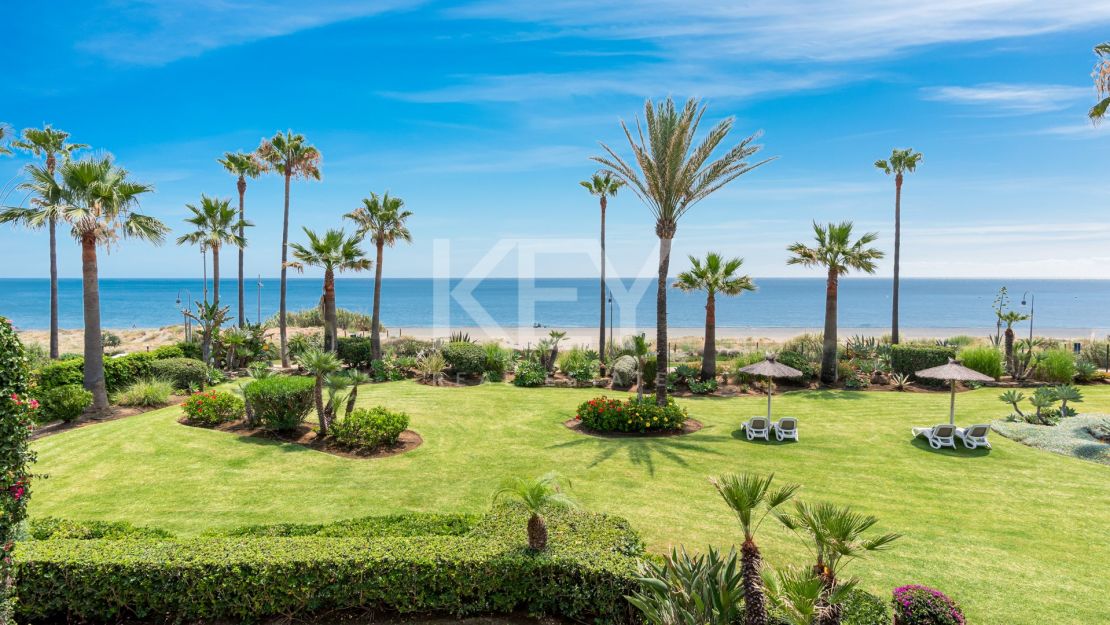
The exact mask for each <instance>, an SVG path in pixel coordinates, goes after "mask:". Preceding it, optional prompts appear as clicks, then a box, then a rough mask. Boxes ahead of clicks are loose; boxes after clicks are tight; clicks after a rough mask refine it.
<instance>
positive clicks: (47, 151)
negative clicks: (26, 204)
mask: <svg viewBox="0 0 1110 625" xmlns="http://www.w3.org/2000/svg"><path fill="white" fill-rule="evenodd" d="M66 139H69V133H68V132H64V131H61V130H56V129H54V128H51V127H50V125H46V126H43V127H42V128H26V129H24V130H23V132H22V138H21V139H20V140H18V141H13V142H12V144H11V145H12V147H14V148H19V149H21V150H26V151H28V152H30V153H31V154H33V155H34V156H37V157H41V158H43V161H44V162H43V167H42V170H43V171H44V172H45V173H46V175H47V176H48V177H49V178H50V181H49V183H47V182H46V181H45V180H43V179H40V178H39V177H38V176H36V175H34V174H32V175H31V182H30V183H25V184H22V185H20V188H22V189H25V190H28V191H31V192H32V193H34V195H35V198H34V199H32V201H31V204H32V207H33V211H32V212H31V213H22V214H21V215H18V216H15V215H13V216H12V217H11V218H9V213H8V211H5V212H4V213H3V214H2V215H0V222H4V221H17V222H22V223H23V224H24V225H29V221H28V219H27V218H26V216H27V215H29V214H33V212H36V211H45V212H46V213H47V218H46V219H45V220H44V221H43V222H40V223H45V225H46V228H47V230H48V232H49V234H50V357H51V358H57V357H58V235H57V225H58V218H59V215H58V213H57V197H52V196H51V195H50V193H49V192H48V191H45V190H46V189H47V188H54V189H56V188H57V185H56V184H53V182H54V172H55V171H56V170H57V168H58V157H59V156H60V157H62V160H63V161H65V162H68V161H69V160H70V159H71V158H72V157H73V153H74V152H76V151H78V150H82V149H85V148H87V147H89V146H87V145H84V144H82V143H67V142H66ZM0 153H3V147H2V146H0ZM8 153H9V154H10V153H11V151H10V150H9V151H8ZM28 172H29V173H30V169H28ZM44 192H45V193H46V194H45V195H44ZM16 210H17V211H18V210H20V209H16Z"/></svg>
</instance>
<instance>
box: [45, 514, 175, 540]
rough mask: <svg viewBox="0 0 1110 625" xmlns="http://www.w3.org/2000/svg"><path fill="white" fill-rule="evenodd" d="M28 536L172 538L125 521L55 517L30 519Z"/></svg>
mask: <svg viewBox="0 0 1110 625" xmlns="http://www.w3.org/2000/svg"><path fill="white" fill-rule="evenodd" d="M28 525H29V527H28V534H29V535H30V537H31V538H32V539H34V540H97V539H103V540H125V539H143V538H173V534H171V533H170V532H167V531H166V530H164V529H160V528H157V527H137V526H135V525H131V524H130V523H127V522H126V521H73V520H70V519H59V518H57V517H49V516H48V517H42V518H41V519H31V522H30V523H29V524H28Z"/></svg>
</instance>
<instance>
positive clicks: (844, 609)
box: [840, 588, 891, 625]
mask: <svg viewBox="0 0 1110 625" xmlns="http://www.w3.org/2000/svg"><path fill="white" fill-rule="evenodd" d="M840 611H841V615H842V619H841V621H840V623H841V625H889V623H890V622H891V615H890V606H889V605H887V602H886V601H883V600H882V599H881V598H880V597H876V596H875V595H873V594H871V593H869V592H865V591H863V590H860V589H858V588H856V589H854V590H852V591H851V592H850V593H848V597H847V598H846V599H845V600H844V602H843V603H841V604H840Z"/></svg>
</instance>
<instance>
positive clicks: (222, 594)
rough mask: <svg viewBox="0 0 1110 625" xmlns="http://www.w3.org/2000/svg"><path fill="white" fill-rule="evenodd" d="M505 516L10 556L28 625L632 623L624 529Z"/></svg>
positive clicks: (60, 545)
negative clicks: (399, 620)
mask: <svg viewBox="0 0 1110 625" xmlns="http://www.w3.org/2000/svg"><path fill="white" fill-rule="evenodd" d="M527 520H528V513H527V512H525V511H524V509H523V508H521V507H519V506H504V507H499V508H497V509H495V510H493V511H492V512H490V513H489V514H487V515H486V516H484V517H483V518H482V520H481V521H480V522H479V523H478V524H477V526H475V528H474V529H473V530H472V531H471V532H470V533H469V534H467V535H466V536H419V537H413V536H409V537H389V538H343V537H338V538H337V537H326V538H322V537H296V538H200V539H187V540H173V541H157V540H117V541H107V540H50V541H30V542H27V543H24V544H23V545H21V547H20V549H19V550H18V551H17V552H16V555H15V561H16V568H17V571H18V576H17V578H16V579H17V585H18V586H17V592H18V595H19V598H20V600H19V604H18V609H19V616H20V617H21V618H22V619H25V620H39V621H43V620H50V619H54V620H67V619H68V620H76V621H93V622H109V621H110V622H115V621H119V620H127V619H150V620H157V621H192V620H200V619H208V620H215V619H236V620H248V621H253V620H258V619H261V618H263V617H267V616H277V615H281V616H293V615H308V614H312V613H313V612H318V611H320V610H329V611H331V610H340V609H345V608H356V607H357V608H363V609H372V610H386V611H392V612H399V613H418V612H425V613H427V612H434V613H442V614H451V615H455V616H463V615H469V614H482V613H490V612H496V613H509V612H513V611H518V610H524V611H527V612H528V613H530V614H553V615H557V616H560V617H563V618H568V619H573V620H581V621H587V620H595V621H598V622H610V623H613V622H628V621H630V620H631V618H632V614H631V611H630V607H629V605H628V604H627V602H626V601H625V599H624V596H625V595H626V594H629V593H630V592H631V590H632V589H633V588H634V586H635V584H636V581H635V577H634V576H635V575H636V556H639V555H640V554H641V553H642V545H641V543H640V541H639V538H638V537H637V536H636V534H635V533H634V532H633V531H632V530H631V529H630V528H629V527H628V524H627V522H625V521H623V520H622V519H617V518H613V517H607V516H604V515H599V514H590V513H585V512H581V511H576V510H560V511H552V512H551V513H549V514H548V515H547V520H548V527H549V530H550V532H551V534H550V535H551V542H550V547H549V549H548V550H547V551H545V552H541V553H534V552H531V551H529V550H528V549H527V539H526V529H525V528H526V525H527Z"/></svg>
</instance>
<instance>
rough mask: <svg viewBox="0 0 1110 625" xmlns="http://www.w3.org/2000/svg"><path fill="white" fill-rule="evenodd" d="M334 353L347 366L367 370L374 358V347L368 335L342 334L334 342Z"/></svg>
mask: <svg viewBox="0 0 1110 625" xmlns="http://www.w3.org/2000/svg"><path fill="white" fill-rule="evenodd" d="M335 355H336V356H339V359H340V360H342V361H343V364H345V365H347V366H348V367H353V368H355V369H362V370H368V369H370V364H371V362H372V361H373V360H374V347H373V344H372V343H371V341H370V339H369V338H368V337H355V336H344V337H340V338H339V341H337V342H336V344H335Z"/></svg>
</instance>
